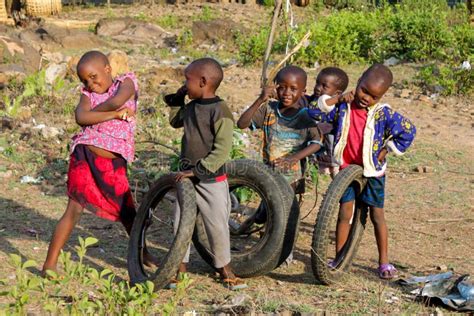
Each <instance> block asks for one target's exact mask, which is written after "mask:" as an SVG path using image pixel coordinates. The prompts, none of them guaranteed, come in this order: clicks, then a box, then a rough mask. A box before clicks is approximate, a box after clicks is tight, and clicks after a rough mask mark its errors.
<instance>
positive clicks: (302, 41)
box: [268, 32, 311, 81]
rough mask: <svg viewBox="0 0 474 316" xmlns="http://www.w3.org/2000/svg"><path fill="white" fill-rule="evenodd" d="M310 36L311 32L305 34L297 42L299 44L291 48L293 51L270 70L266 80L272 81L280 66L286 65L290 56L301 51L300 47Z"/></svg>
mask: <svg viewBox="0 0 474 316" xmlns="http://www.w3.org/2000/svg"><path fill="white" fill-rule="evenodd" d="M310 36H311V32H308V33H306V35H305V36H303V38H302V39H301V40H300V41H299V43H298V44H296V46H295V47H293V49H292V50H291V51H290V52H289V53H288V54H286V56H285V57H284V58H283V59H282V60H281V61H280V62H279V63H278V64H277V65H276V66H275V67H273V68H272V70H271V71H270V73H269V75H268V79H270V81H273V78H274V77H275V76H276V74H277V72H278V70H280V68H281V66H283V64H284V63H286V61H287V60H288V59H290V57H291V56H293V55H294V54H295V53H296V52H297V51H299V50H300V49H301V47H303V45H304V43H305V42H306V41H307V40H308V39H309V37H310Z"/></svg>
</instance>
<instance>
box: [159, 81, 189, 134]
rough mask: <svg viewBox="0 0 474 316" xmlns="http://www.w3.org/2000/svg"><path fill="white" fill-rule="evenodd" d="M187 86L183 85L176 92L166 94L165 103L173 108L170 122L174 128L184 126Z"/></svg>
mask: <svg viewBox="0 0 474 316" xmlns="http://www.w3.org/2000/svg"><path fill="white" fill-rule="evenodd" d="M186 93H187V91H186V87H185V86H182V87H181V88H179V89H178V91H177V92H176V93H173V94H168V95H165V97H164V100H165V103H166V104H167V105H168V106H169V107H170V108H171V110H170V116H169V122H170V125H171V126H172V127H174V128H180V127H183V126H184V121H183V114H184V111H185V109H186V108H185V104H184V98H185V97H186Z"/></svg>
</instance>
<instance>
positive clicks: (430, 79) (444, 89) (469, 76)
mask: <svg viewBox="0 0 474 316" xmlns="http://www.w3.org/2000/svg"><path fill="white" fill-rule="evenodd" d="M416 80H417V83H418V85H419V86H421V87H422V88H423V89H424V90H425V91H426V92H430V93H433V92H436V93H440V94H441V95H472V94H473V92H474V71H472V70H471V69H462V68H461V67H460V66H459V65H458V66H449V65H428V66H425V67H423V68H422V69H421V70H420V72H419V73H418V75H417V78H416Z"/></svg>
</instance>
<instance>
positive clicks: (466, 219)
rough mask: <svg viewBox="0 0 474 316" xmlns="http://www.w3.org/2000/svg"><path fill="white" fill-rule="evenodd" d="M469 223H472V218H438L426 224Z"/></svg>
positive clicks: (473, 219)
mask: <svg viewBox="0 0 474 316" xmlns="http://www.w3.org/2000/svg"><path fill="white" fill-rule="evenodd" d="M464 221H466V222H470V221H474V218H446V219H443V218H438V219H429V220H428V223H449V222H464Z"/></svg>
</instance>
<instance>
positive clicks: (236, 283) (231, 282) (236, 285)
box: [221, 278, 248, 291]
mask: <svg viewBox="0 0 474 316" xmlns="http://www.w3.org/2000/svg"><path fill="white" fill-rule="evenodd" d="M221 281H222V284H223V285H224V287H225V288H228V289H229V290H231V291H237V290H243V289H246V288H247V287H248V286H247V284H245V282H244V281H243V280H242V279H240V278H233V279H230V278H226V279H221Z"/></svg>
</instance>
